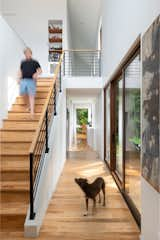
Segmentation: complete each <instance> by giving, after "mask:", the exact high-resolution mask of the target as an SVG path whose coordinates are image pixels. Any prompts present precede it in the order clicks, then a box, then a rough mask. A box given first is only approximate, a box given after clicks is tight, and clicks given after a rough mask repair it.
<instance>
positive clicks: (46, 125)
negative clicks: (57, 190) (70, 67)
mask: <svg viewBox="0 0 160 240" xmlns="http://www.w3.org/2000/svg"><path fill="white" fill-rule="evenodd" d="M62 61H63V54H62V56H61V60H60V62H59V65H58V66H57V69H56V71H55V76H54V81H53V86H52V87H51V89H50V92H49V94H48V97H47V100H46V104H45V106H44V111H43V114H42V117H41V119H40V122H39V127H38V129H37V131H36V137H35V139H34V141H33V143H32V146H31V150H30V155H29V158H30V220H33V219H34V218H35V215H36V212H35V208H34V201H35V196H36V193H37V189H38V185H39V180H40V176H41V171H42V168H43V164H44V160H45V156H46V153H48V152H49V144H48V142H49V133H50V128H51V125H52V122H53V118H54V116H55V115H57V111H56V108H57V106H56V105H57V99H58V95H59V93H60V92H61V91H62V84H61V81H62V71H61V70H62V69H61V64H62ZM58 76H59V77H58Z"/></svg>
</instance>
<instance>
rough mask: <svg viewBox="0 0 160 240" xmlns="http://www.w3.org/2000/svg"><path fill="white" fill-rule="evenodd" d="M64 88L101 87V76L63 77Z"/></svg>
mask: <svg viewBox="0 0 160 240" xmlns="http://www.w3.org/2000/svg"><path fill="white" fill-rule="evenodd" d="M64 82H65V87H66V88H75V89H76V88H98V89H100V88H102V86H103V83H102V78H101V77H65V81H64Z"/></svg>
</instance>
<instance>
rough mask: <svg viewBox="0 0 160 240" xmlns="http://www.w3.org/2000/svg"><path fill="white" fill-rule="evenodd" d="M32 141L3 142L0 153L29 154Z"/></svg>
mask: <svg viewBox="0 0 160 240" xmlns="http://www.w3.org/2000/svg"><path fill="white" fill-rule="evenodd" d="M30 146H31V144H30V143H22V142H21V143H1V152H0V155H1V156H3V155H16V154H17V155H28V154H29V148H30Z"/></svg>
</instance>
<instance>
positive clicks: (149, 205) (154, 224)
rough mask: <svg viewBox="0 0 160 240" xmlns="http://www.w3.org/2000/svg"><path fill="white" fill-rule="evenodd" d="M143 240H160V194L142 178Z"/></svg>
mask: <svg viewBox="0 0 160 240" xmlns="http://www.w3.org/2000/svg"><path fill="white" fill-rule="evenodd" d="M141 189H142V190H141V195H142V227H141V229H142V233H141V240H151V239H152V240H160V194H158V193H157V191H156V190H155V189H154V188H152V187H151V186H150V185H149V184H148V182H147V181H146V180H145V179H144V178H141Z"/></svg>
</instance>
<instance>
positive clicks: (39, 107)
mask: <svg viewBox="0 0 160 240" xmlns="http://www.w3.org/2000/svg"><path fill="white" fill-rule="evenodd" d="M42 109H43V105H36V106H35V112H41V111H42ZM11 111H12V112H16V111H18V112H29V111H26V106H22V105H16V104H15V105H12V108H11Z"/></svg>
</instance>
